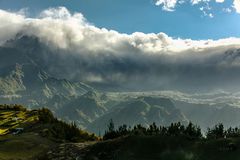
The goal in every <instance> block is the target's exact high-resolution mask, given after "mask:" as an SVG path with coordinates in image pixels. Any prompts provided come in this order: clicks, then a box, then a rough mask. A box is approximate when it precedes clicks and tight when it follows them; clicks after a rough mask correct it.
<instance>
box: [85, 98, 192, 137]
mask: <svg viewBox="0 0 240 160" xmlns="http://www.w3.org/2000/svg"><path fill="white" fill-rule="evenodd" d="M114 108H115V109H114ZM114 108H113V109H112V111H110V112H108V113H106V114H105V115H103V116H102V117H100V118H98V119H96V120H95V121H94V122H93V123H90V125H89V126H88V130H90V131H92V132H95V133H98V132H99V131H101V132H102V133H103V132H104V131H105V130H106V127H107V125H108V123H109V120H110V119H112V120H113V122H114V123H115V125H116V127H118V126H119V125H122V124H126V125H129V126H133V125H136V124H142V125H144V126H148V125H150V124H152V123H153V122H155V123H156V124H158V125H168V124H170V123H172V122H182V123H187V122H188V119H187V118H186V117H185V116H184V114H183V113H182V112H181V111H180V110H179V109H177V108H176V107H175V106H174V104H173V103H172V102H171V100H169V99H166V98H153V97H139V98H137V99H135V100H130V101H127V102H123V103H120V104H118V105H117V106H115V107H114Z"/></svg>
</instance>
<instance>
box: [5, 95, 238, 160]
mask: <svg viewBox="0 0 240 160" xmlns="http://www.w3.org/2000/svg"><path fill="white" fill-rule="evenodd" d="M162 100H163V99H162ZM145 101H148V103H153V102H156V101H153V99H151V102H150V99H145ZM166 102H167V101H166ZM0 120H1V121H0V131H1V133H0V160H10V159H13V160H15V159H21V160H60V159H62V160H75V159H82V160H114V159H117V160H159V159H161V160H228V159H231V160H232V159H233V160H234V159H240V154H239V153H240V128H228V129H224V126H223V125H222V124H218V125H216V126H215V127H213V128H211V129H208V131H207V132H206V133H205V136H203V135H202V133H203V132H202V131H201V129H200V127H198V126H196V125H193V124H192V123H189V124H181V123H180V122H179V123H171V124H170V125H169V126H159V125H157V124H156V123H152V124H151V125H150V126H144V125H140V124H138V125H135V126H134V127H128V126H127V125H121V126H119V127H117V128H115V125H114V122H113V121H110V123H109V124H108V126H107V130H106V131H105V134H104V135H103V137H102V138H101V139H102V140H101V141H100V138H98V137H96V136H95V135H94V134H89V133H87V132H84V131H82V130H80V129H78V128H77V127H76V125H75V124H74V123H73V124H66V123H65V122H62V121H59V120H57V119H56V118H54V116H53V115H52V113H51V112H50V111H49V110H48V109H39V110H27V109H25V108H24V107H22V106H20V105H0Z"/></svg>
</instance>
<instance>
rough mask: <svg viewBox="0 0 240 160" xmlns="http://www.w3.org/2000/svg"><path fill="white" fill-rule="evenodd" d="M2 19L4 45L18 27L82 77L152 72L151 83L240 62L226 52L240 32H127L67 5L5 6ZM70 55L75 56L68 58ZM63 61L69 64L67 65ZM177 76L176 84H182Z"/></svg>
mask: <svg viewBox="0 0 240 160" xmlns="http://www.w3.org/2000/svg"><path fill="white" fill-rule="evenodd" d="M209 16H211V15H209ZM0 21H1V23H2V25H0V42H1V44H2V45H3V43H4V42H5V41H7V40H9V39H13V38H15V36H16V34H18V33H22V34H24V35H29V36H37V37H38V38H39V39H40V41H41V42H42V43H44V44H46V45H47V46H49V47H50V48H52V49H53V50H55V49H57V52H56V53H55V54H54V55H57V57H58V56H59V57H61V56H65V57H64V58H60V60H59V63H60V65H56V66H55V68H57V70H58V72H59V70H60V71H62V72H61V75H65V74H66V75H67V76H66V77H68V78H69V77H73V75H72V74H73V72H72V71H73V70H74V71H75V72H74V73H76V75H74V76H78V78H79V79H80V80H82V79H84V80H86V79H87V80H94V81H103V82H104V81H107V82H109V81H111V82H119V81H121V82H123V83H126V82H129V83H130V82H136V80H137V81H139V82H140V83H141V80H142V82H146V81H147V80H146V77H148V76H146V75H145V74H152V75H151V76H149V77H150V78H152V79H151V80H152V82H149V83H150V84H153V82H155V83H156V82H158V83H159V85H160V84H161V85H162V84H163V85H166V83H170V82H171V81H175V82H176V81H178V80H179V81H186V80H187V78H188V76H189V75H186V74H193V75H190V77H196V80H197V78H198V77H197V76H195V75H194V73H196V72H195V70H194V69H196V70H197V72H198V70H199V69H202V68H201V67H203V69H204V70H203V71H201V73H204V72H205V68H204V67H205V66H209V65H210V66H213V67H212V68H210V69H209V68H208V70H211V71H212V70H213V71H214V72H215V70H214V68H216V67H219V66H221V67H222V66H223V67H225V68H228V67H229V66H240V60H239V59H234V60H232V59H231V58H229V57H228V56H226V54H225V52H226V51H227V50H234V49H237V48H240V39H239V38H226V39H219V40H211V39H209V40H191V39H181V38H172V37H170V36H168V35H166V34H165V33H157V34H155V33H149V34H145V33H141V32H136V33H132V34H123V33H119V32H117V31H114V30H107V29H105V28H98V27H96V26H94V25H92V24H90V23H88V22H87V20H86V19H85V18H84V16H83V15H82V14H81V13H74V14H71V13H70V12H69V11H68V10H67V9H66V8H64V7H59V8H52V9H48V10H45V11H43V12H42V13H41V14H40V16H39V17H36V18H28V17H27V16H25V15H22V14H19V13H10V12H8V11H4V10H0ZM49 54H51V52H50V53H49ZM70 55H74V58H67V57H68V56H70ZM57 57H54V58H52V57H51V58H47V59H48V60H51V59H53V60H54V62H53V63H50V65H54V64H57V61H58V60H57ZM225 57H227V58H225ZM225 59H226V60H225ZM73 60H74V61H73ZM75 60H76V61H75ZM82 61H83V62H82ZM63 63H64V64H63ZM184 66H187V67H190V69H192V72H191V73H189V68H188V69H187V70H186V72H185V69H184ZM199 66H200V68H199ZM59 67H65V68H66V67H68V68H70V69H69V70H67V71H66V70H64V69H63V68H61V69H59ZM169 67H170V68H169ZM171 67H172V68H171ZM179 67H183V71H178V69H179ZM53 68H54V67H53ZM166 68H167V69H166ZM52 70H54V69H52ZM216 70H217V71H222V70H223V69H222V68H221V69H219V68H218V69H216ZM169 71H171V72H169ZM217 71H216V72H217ZM226 73H228V72H226ZM236 75H239V74H236ZM205 76H206V77H208V76H209V75H205ZM153 77H155V79H154V78H153ZM177 77H180V78H179V79H178V78H177ZM184 77H186V79H184ZM225 77H227V76H225ZM181 78H182V79H181ZM183 79H184V80H183ZM200 79H201V80H202V77H201V78H200ZM206 79H207V78H206ZM75 80H76V79H75ZM206 81H207V80H206ZM175 82H174V83H172V84H174V85H175V84H177V83H175ZM199 83H200V82H199Z"/></svg>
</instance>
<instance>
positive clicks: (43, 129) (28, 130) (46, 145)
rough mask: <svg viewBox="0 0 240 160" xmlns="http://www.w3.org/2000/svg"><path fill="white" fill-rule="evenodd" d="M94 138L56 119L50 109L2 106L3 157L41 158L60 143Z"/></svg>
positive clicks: (0, 137)
mask: <svg viewBox="0 0 240 160" xmlns="http://www.w3.org/2000/svg"><path fill="white" fill-rule="evenodd" d="M94 140H97V137H96V136H95V135H93V134H88V133H87V132H84V131H82V130H79V129H78V128H77V127H76V126H75V125H74V124H71V125H69V124H66V123H64V122H61V121H59V120H57V119H55V118H54V117H53V115H52V113H51V112H50V111H49V110H47V109H39V110H31V111H30V110H26V109H25V108H23V107H22V106H19V105H12V106H9V105H0V159H1V160H8V159H24V160H25V159H40V158H41V157H42V156H44V155H45V154H46V153H47V152H48V151H49V150H50V149H51V148H54V147H56V146H58V145H59V144H61V143H68V142H85V141H94Z"/></svg>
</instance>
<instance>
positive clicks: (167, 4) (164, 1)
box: [155, 0, 178, 11]
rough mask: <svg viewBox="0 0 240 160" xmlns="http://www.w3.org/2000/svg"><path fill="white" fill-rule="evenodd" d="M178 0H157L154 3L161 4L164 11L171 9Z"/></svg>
mask: <svg viewBox="0 0 240 160" xmlns="http://www.w3.org/2000/svg"><path fill="white" fill-rule="evenodd" d="M177 2H178V0H157V1H156V3H155V4H156V5H157V6H160V5H162V6H163V7H162V9H163V10H165V11H173V10H174V8H175V7H176V5H177Z"/></svg>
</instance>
